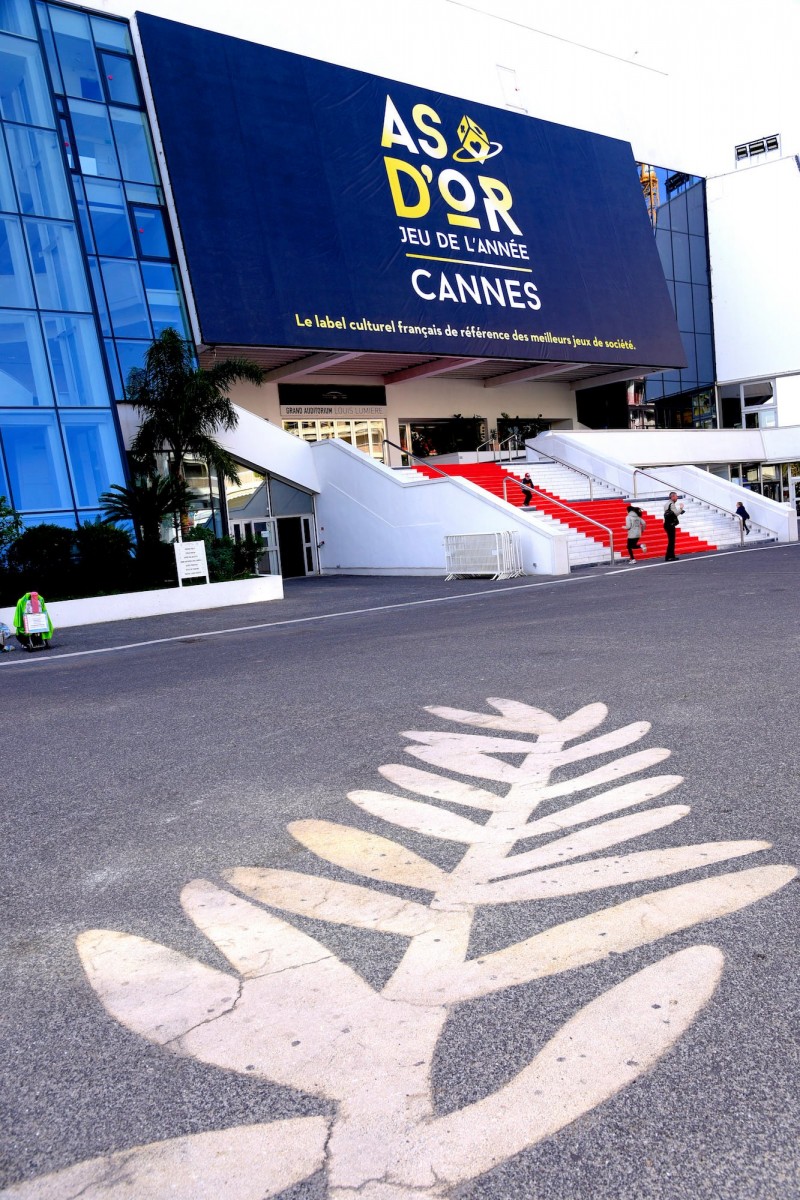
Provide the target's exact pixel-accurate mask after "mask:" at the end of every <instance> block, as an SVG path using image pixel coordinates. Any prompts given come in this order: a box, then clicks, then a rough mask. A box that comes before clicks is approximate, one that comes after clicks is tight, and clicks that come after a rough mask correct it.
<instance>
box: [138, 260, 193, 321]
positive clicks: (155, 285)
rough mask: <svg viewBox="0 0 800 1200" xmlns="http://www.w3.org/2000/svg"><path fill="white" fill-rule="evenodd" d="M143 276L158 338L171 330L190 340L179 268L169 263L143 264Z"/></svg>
mask: <svg viewBox="0 0 800 1200" xmlns="http://www.w3.org/2000/svg"><path fill="white" fill-rule="evenodd" d="M142 275H143V277H144V286H145V291H146V292H147V300H148V303H149V305H150V316H151V317H152V318H153V329H154V331H155V333H156V336H157V335H158V334H159V333H161V332H162V330H164V329H168V328H171V329H177V331H178V333H180V334H181V335H182V336H183V337H185V338H188V336H189V331H188V329H187V328H186V318H185V316H184V312H183V303H182V301H181V293H180V284H179V280H178V269H177V267H173V266H170V265H169V264H168V263H147V262H143V263H142Z"/></svg>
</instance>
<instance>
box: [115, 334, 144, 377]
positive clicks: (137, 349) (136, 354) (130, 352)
mask: <svg viewBox="0 0 800 1200" xmlns="http://www.w3.org/2000/svg"><path fill="white" fill-rule="evenodd" d="M149 346H150V343H149V342H117V354H118V355H119V369H120V372H121V374H122V382H123V385H124V384H125V383H127V381H128V375H129V374H130V373H131V371H132V370H133V369H134V367H143V366H144V356H145V355H146V354H147V351H148V348H149Z"/></svg>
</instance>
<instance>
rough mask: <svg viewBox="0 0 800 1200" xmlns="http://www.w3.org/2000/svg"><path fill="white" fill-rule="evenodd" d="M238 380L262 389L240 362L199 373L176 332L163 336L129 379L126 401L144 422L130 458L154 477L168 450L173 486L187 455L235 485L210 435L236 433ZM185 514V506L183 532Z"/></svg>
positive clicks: (259, 377) (259, 378) (228, 462)
mask: <svg viewBox="0 0 800 1200" xmlns="http://www.w3.org/2000/svg"><path fill="white" fill-rule="evenodd" d="M241 380H246V381H247V382H248V383H255V384H261V383H263V382H264V371H263V370H262V368H261V367H257V366H256V365H255V363H251V362H248V360H247V359H244V358H229V359H225V361H224V362H220V363H215V364H214V366H213V367H210V368H209V369H208V370H206V369H204V368H203V367H198V366H197V365H196V363H195V359H194V352H193V350H192V349H191V347H190V346H189V344H188V343H187V342H185V341H184V340H183V338H182V337H181V336H180V335H179V334H178V332H177V331H176V330H175V329H165V330H163V332H162V333H160V334H159V336H158V337H157V338H156V339H155V340H154V341H153V343H152V345H151V346H150V348H149V350H148V351H147V354H146V356H145V363H144V366H143V367H135V368H134V369H133V370H132V371H131V372H130V374H129V375H128V382H127V386H126V388H125V399H126V400H127V401H128V403H129V404H132V405H133V406H134V408H136V410H137V411H138V412H139V413H140V414H142V417H143V419H142V423H141V425H140V426H139V432H138V433H137V434H136V437H135V438H134V440H133V443H132V445H131V453H132V454H133V455H134V456H135V457H136V458H137V459H140V460H141V461H142V462H144V463H145V464H147V466H148V468H149V469H150V470H151V471H152V472H153V473H155V467H156V462H157V458H158V455H159V454H161V453H163V452H164V450H168V451H169V452H170V459H169V471H170V475H171V476H172V477H173V479H176V480H178V479H180V480H184V469H183V466H184V461H185V459H186V457H187V456H188V455H192V456H193V457H197V458H199V459H201V460H202V461H203V462H206V463H208V464H209V466H210V467H212V468H213V469H214V470H216V471H217V472H218V473H219V475H221V476H223V477H224V478H225V479H230V480H231V482H232V483H238V482H239V474H238V471H237V469H236V462H235V460H234V459H233V458H232V456H231V455H230V454H229V453H228V451H227V450H225V448H224V447H223V446H221V445H220V444H219V442H218V441H217V439H216V437H215V436H214V435H215V433H216V431H217V430H218V429H224V430H227V431H229V430H231V429H235V428H236V426H237V424H238V422H239V418H238V416H237V414H236V409H235V408H234V406H233V404H232V403H231V400H230V398H229V396H228V393H229V391H230V389H231V388H232V387H233V385H234V384H235V383H238V382H240V381H241ZM186 509H187V506H186V503H185V500H184V501H183V502H182V503H181V507H180V514H181V524H182V525H184V526H187V525H188V516H187V511H186Z"/></svg>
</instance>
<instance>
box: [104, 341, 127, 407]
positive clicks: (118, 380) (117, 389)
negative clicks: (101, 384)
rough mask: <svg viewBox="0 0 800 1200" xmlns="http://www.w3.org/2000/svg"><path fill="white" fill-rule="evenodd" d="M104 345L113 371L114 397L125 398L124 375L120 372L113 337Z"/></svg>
mask: <svg viewBox="0 0 800 1200" xmlns="http://www.w3.org/2000/svg"><path fill="white" fill-rule="evenodd" d="M103 345H104V346H105V350H106V362H107V363H108V369H109V371H110V372H111V388H112V391H113V393H114V399H115V400H123V399H124V398H125V393H124V391H123V390H122V376H121V375H120V373H119V363H118V362H117V352H116V349H115V348H114V342H113V341H112V339H111V338H106V339H105V341H104V342H103Z"/></svg>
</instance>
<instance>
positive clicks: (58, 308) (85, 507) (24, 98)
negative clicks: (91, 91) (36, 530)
mask: <svg viewBox="0 0 800 1200" xmlns="http://www.w3.org/2000/svg"><path fill="white" fill-rule="evenodd" d="M79 68H80V64H79V62H78V60H77V59H75V58H74V57H71V58H70V60H69V62H68V63H65V65H64V70H65V71H68V70H71V71H73V72H74V71H78V70H79ZM59 78H61V77H59ZM61 133H62V131H61V128H60V123H59V120H58V113H57V109H56V105H55V103H54V97H53V95H52V93H51V90H50V86H49V83H48V71H47V66H46V63H45V53H44V52H43V46H42V43H41V42H40V40H39V31H38V29H37V23H36V19H35V13H34V8H33V5H32V4H31V3H30V0H3V2H2V3H0V492H1V493H2V494H4V495H6V496H7V497H8V498H9V500H10V502H11V503H12V504H13V505H14V507H15V508H16V509H17V510H18V511H19V512H20V513H22V515H23V518H24V520H25V523H26V524H35V523H37V522H39V521H51V522H53V523H55V524H59V525H67V526H74V525H75V524H76V523H77V522H79V521H82V520H87V519H91V517H92V516H93V515H94V514H95V513H96V511H97V507H98V503H99V497H100V494H101V492H103V491H105V490H106V489H107V488H108V487H109V486H110V485H111V484H112V483H120V482H122V481H123V480H124V468H123V462H122V452H121V448H120V442H119V437H118V434H117V429H116V424H115V418H114V412H113V408H112V396H111V392H110V390H109V385H108V379H107V373H106V367H105V362H104V357H103V351H102V343H101V338H100V330H99V328H98V325H97V320H96V316H95V314H94V312H93V306H92V300H91V292H90V286H89V279H88V274H87V269H86V260H85V257H84V253H83V247H82V244H81V237H80V233H79V228H78V224H79V215H78V213H77V211H76V207H75V203H74V200H73V194H72V189H71V184H70V179H69V170H68V167H69V163H68V159H67V158H66V157H65V154H64V149H63V147H62V141H61Z"/></svg>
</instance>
